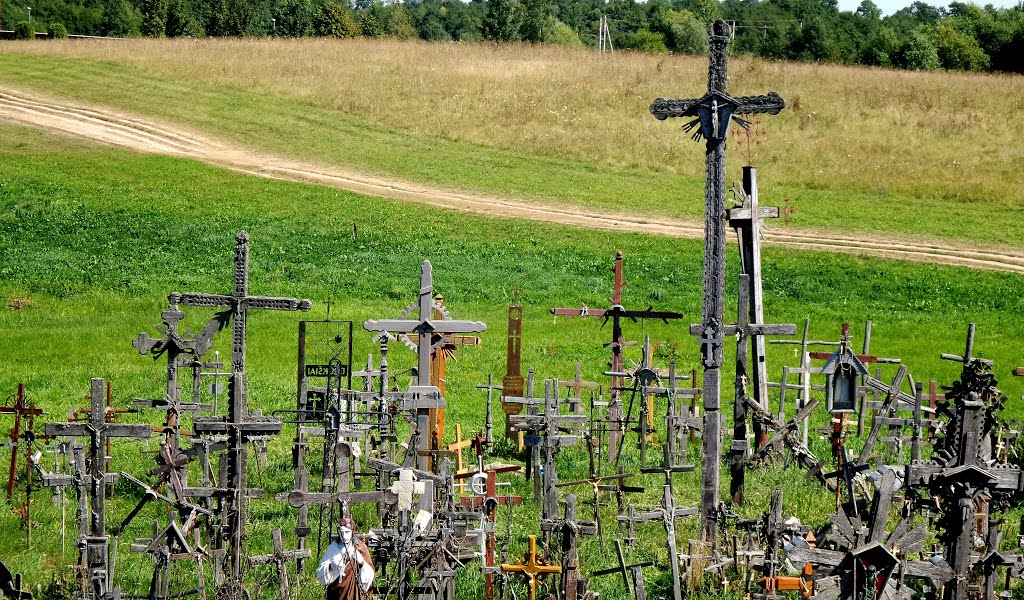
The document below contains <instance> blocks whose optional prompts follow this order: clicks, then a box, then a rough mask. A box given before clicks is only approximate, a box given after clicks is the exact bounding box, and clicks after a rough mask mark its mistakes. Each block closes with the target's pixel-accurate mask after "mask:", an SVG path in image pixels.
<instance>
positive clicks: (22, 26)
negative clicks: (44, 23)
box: [14, 21, 36, 40]
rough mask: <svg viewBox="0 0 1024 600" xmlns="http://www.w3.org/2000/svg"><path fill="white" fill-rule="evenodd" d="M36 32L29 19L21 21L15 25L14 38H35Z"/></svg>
mask: <svg viewBox="0 0 1024 600" xmlns="http://www.w3.org/2000/svg"><path fill="white" fill-rule="evenodd" d="M35 37H36V34H35V32H34V31H32V25H30V24H29V22H28V21H19V22H18V24H17V25H15V26H14V39H16V40H32V39H35Z"/></svg>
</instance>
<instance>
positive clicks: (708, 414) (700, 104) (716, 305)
mask: <svg viewBox="0 0 1024 600" xmlns="http://www.w3.org/2000/svg"><path fill="white" fill-rule="evenodd" d="M730 33H731V31H730V28H729V26H728V25H727V24H726V23H725V21H722V20H718V21H715V22H714V23H713V24H712V25H711V30H710V35H709V36H708V49H709V51H710V61H709V67H708V92H707V94H705V95H704V96H703V97H701V98H697V99H690V100H671V99H668V98H658V99H657V100H655V101H654V103H653V104H651V114H653V115H654V116H655V117H657V118H658V119H660V120H665V119H667V118H669V117H693V120H691V121H689V122H688V123H687V124H686V125H685V126H684V128H685V129H686V130H687V131H689V130H691V129H693V128H695V127H697V126H698V125H699V126H700V129H699V130H698V131H697V132H696V133H695V134H694V139H700V138H701V137H703V138H704V139H706V140H707V146H706V150H705V156H706V165H707V166H706V170H705V183H704V200H705V203H706V210H705V215H704V302H703V310H702V319H701V320H702V325H703V327H702V329H701V333H704V338H706V339H702V348H701V350H702V355H703V356H702V361H703V364H704V408H705V413H704V414H705V435H704V438H703V446H704V472H703V482H704V483H703V487H704V491H703V497H702V499H701V503H702V505H703V506H718V468H719V457H720V455H721V442H720V436H719V429H720V427H721V420H720V417H719V396H720V388H721V374H720V368H721V366H722V361H723V356H722V355H723V336H722V333H721V328H722V326H723V323H724V308H725V307H724V304H725V235H726V234H725V226H726V213H725V138H726V133H727V132H728V128H729V120H730V119H736V120H737V122H738V123H739V124H740V125H743V126H746V122H745V121H743V120H741V119H738V118H735V117H734V116H733V115H736V114H758V113H768V114H773V115H774V114H778V113H779V112H781V111H782V109H783V108H784V107H785V106H786V103H785V101H783V99H782V97H781V96H779V95H778V94H776V93H774V92H772V93H769V94H768V95H765V96H741V97H737V98H734V97H732V96H730V95H729V94H728V93H727V92H726V79H727V65H728V58H727V56H726V52H725V48H726V46H727V45H728V43H729V35H730ZM702 525H703V530H704V535H705V537H707V538H708V539H710V538H711V537H712V536H713V535H714V530H715V524H714V522H712V521H711V520H710V519H708V518H707V515H705V516H704V517H703V523H702Z"/></svg>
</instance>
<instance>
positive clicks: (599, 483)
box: [555, 447, 645, 550]
mask: <svg viewBox="0 0 1024 600" xmlns="http://www.w3.org/2000/svg"><path fill="white" fill-rule="evenodd" d="M592 448H593V447H591V451H593V450H592ZM632 476H633V473H618V474H616V475H604V476H602V477H598V476H597V475H596V474H594V475H593V476H592V477H591V478H590V479H577V480H575V481H562V482H559V483H556V484H555V487H558V488H562V487H574V486H581V485H589V486H591V488H592V489H593V491H594V524H595V525H596V526H597V536H598V539H599V541H600V543H601V549H602V550H603V549H604V528H603V527H602V526H601V498H600V494H601V492H603V491H617V490H618V489H619V486H620V485H621V484H622V483H623V481H624V480H625V479H627V478H629V477H632ZM605 481H616V482H618V484H619V485H604V484H603V482H605ZM625 487H627V488H628V490H629V491H639V492H643V491H645V488H642V487H630V486H625Z"/></svg>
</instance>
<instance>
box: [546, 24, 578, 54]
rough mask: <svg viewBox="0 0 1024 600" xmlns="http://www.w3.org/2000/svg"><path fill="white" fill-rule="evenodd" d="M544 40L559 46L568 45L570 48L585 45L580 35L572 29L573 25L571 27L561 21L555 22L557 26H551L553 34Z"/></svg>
mask: <svg viewBox="0 0 1024 600" xmlns="http://www.w3.org/2000/svg"><path fill="white" fill-rule="evenodd" d="M544 41H545V42H548V43H550V44H556V45H558V46H567V47H569V48H582V47H583V41H582V40H580V36H579V35H577V34H576V32H575V31H573V30H572V27H569V26H568V25H566V24H565V23H563V22H561V21H556V22H555V26H554V27H553V28H551V34H550V35H549V36H548V38H547V39H545V40H544Z"/></svg>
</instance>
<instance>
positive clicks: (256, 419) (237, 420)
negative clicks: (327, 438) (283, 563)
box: [183, 344, 282, 585]
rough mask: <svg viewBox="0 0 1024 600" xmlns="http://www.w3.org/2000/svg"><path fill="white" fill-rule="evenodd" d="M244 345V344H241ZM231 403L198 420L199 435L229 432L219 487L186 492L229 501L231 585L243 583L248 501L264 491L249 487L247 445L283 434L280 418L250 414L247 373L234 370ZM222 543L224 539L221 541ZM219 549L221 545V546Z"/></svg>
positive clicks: (191, 489)
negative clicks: (218, 412)
mask: <svg viewBox="0 0 1024 600" xmlns="http://www.w3.org/2000/svg"><path fill="white" fill-rule="evenodd" d="M242 346H243V347H244V344H242ZM228 395H229V397H230V404H229V406H228V414H227V415H226V416H223V417H205V418H199V419H196V420H195V422H194V429H195V431H196V434H198V435H206V436H211V435H215V436H216V435H226V436H227V437H228V448H227V452H226V455H225V462H224V465H225V467H224V470H225V473H224V475H225V476H226V477H224V478H222V480H221V482H220V484H221V487H218V488H185V489H184V490H183V494H184V495H185V496H186V497H188V496H196V497H204V496H205V497H214V496H216V497H221V498H224V499H225V500H226V502H227V508H226V510H225V515H224V524H223V526H224V528H225V530H226V532H227V535H228V536H229V537H228V548H227V550H228V553H227V557H228V562H229V566H230V573H228V576H229V578H230V580H231V581H230V585H241V573H242V562H243V560H242V540H243V539H244V537H245V527H246V521H247V514H246V513H247V512H248V511H247V510H246V505H247V502H246V500H247V499H249V498H261V497H262V496H263V490H262V489H259V488H256V489H250V488H249V487H248V485H247V465H248V444H249V441H250V440H251V438H253V437H256V436H266V435H277V434H279V433H281V428H282V423H281V420H280V419H276V418H273V417H264V416H261V415H253V414H250V413H249V393H248V386H247V383H246V376H245V373H242V372H239V371H235V372H234V373H232V374H231V379H230V380H229V382H228ZM218 541H219V543H222V541H221V540H218ZM218 548H219V546H218Z"/></svg>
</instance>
